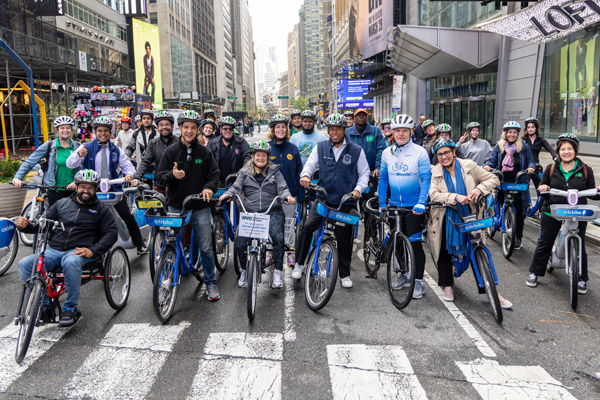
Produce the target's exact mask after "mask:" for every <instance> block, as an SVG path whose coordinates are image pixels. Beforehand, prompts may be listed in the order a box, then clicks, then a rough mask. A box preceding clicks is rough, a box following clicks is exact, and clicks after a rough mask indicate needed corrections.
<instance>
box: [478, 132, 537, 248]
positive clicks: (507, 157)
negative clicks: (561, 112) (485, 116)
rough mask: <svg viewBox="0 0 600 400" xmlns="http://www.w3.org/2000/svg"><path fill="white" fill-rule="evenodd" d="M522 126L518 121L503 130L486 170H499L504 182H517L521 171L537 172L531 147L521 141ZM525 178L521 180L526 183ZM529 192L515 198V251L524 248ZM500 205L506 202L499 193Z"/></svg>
mask: <svg viewBox="0 0 600 400" xmlns="http://www.w3.org/2000/svg"><path fill="white" fill-rule="evenodd" d="M520 131H521V125H520V124H519V123H518V122H516V121H508V122H507V123H506V124H504V127H503V128H502V137H501V138H500V140H499V141H498V143H497V144H496V146H495V147H494V150H492V154H491V155H490V158H489V159H488V160H487V162H486V164H485V166H484V167H483V168H485V169H486V170H488V171H491V170H493V169H498V170H500V171H501V172H502V174H503V175H504V182H515V181H516V178H517V173H518V172H519V171H521V170H527V172H528V173H529V174H533V173H534V172H535V161H534V160H533V155H532V154H531V149H530V148H529V146H528V145H527V144H525V143H523V141H522V140H521V138H520V137H519V132H520ZM524 179H525V178H524V177H522V178H521V180H522V181H524ZM526 196H527V192H521V196H514V201H515V208H516V210H517V212H516V217H517V218H516V219H517V226H516V232H515V250H518V249H520V248H522V247H523V246H522V244H521V238H522V237H523V224H524V222H525V213H524V210H523V204H526V203H527V197H526ZM496 200H497V201H498V203H499V204H502V202H503V201H504V194H503V193H502V192H499V193H498V198H497V199H496Z"/></svg>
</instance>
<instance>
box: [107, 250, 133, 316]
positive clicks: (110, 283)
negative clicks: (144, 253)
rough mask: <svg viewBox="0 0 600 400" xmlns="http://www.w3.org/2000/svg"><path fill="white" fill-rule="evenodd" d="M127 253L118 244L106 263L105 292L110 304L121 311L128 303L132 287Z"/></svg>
mask: <svg viewBox="0 0 600 400" xmlns="http://www.w3.org/2000/svg"><path fill="white" fill-rule="evenodd" d="M130 272H131V271H130V268H129V259H128V258H127V253H125V250H123V248H122V247H120V246H117V247H115V248H114V249H112V250H111V251H110V254H109V255H108V258H107V259H106V264H105V265H104V292H105V293H106V300H108V304H109V305H110V306H111V307H112V308H114V309H115V310H117V311H120V310H122V309H123V307H125V304H127V299H128V298H129V289H130V288H131V274H130Z"/></svg>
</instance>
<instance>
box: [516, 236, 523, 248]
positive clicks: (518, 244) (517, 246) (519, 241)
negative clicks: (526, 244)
mask: <svg viewBox="0 0 600 400" xmlns="http://www.w3.org/2000/svg"><path fill="white" fill-rule="evenodd" d="M522 248H523V245H522V244H521V239H519V238H515V250H519V249H522Z"/></svg>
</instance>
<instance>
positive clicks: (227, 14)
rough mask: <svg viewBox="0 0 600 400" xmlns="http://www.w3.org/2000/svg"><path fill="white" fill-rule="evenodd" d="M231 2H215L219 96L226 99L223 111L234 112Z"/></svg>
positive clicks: (220, 0)
mask: <svg viewBox="0 0 600 400" xmlns="http://www.w3.org/2000/svg"><path fill="white" fill-rule="evenodd" d="M231 32H232V19H231V0H215V54H216V58H217V66H218V68H217V95H218V96H219V97H220V98H222V99H224V106H223V111H233V108H234V102H235V99H233V97H235V96H234V86H233V81H234V78H233V77H234V60H233V43H232V33H231Z"/></svg>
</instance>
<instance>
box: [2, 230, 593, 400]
mask: <svg viewBox="0 0 600 400" xmlns="http://www.w3.org/2000/svg"><path fill="white" fill-rule="evenodd" d="M537 235H538V227H537V226H536V225H535V224H533V223H532V222H526V225H525V234H524V238H523V249H521V250H518V251H515V254H514V255H513V257H512V259H511V260H510V261H507V260H505V259H504V258H503V256H502V253H501V250H500V245H499V242H498V240H499V239H496V240H495V241H491V243H489V248H490V250H491V252H492V256H493V259H494V261H495V264H496V268H497V271H498V274H499V278H500V286H499V290H500V291H501V293H502V295H503V296H504V297H506V298H507V299H509V300H511V301H512V302H513V303H514V308H513V310H509V311H505V312H504V322H503V323H502V324H501V325H499V324H497V323H496V322H495V320H494V318H493V316H492V314H491V312H490V308H489V305H488V303H487V301H486V298H485V295H479V294H477V288H476V286H475V282H474V279H473V277H472V275H471V273H470V272H467V273H465V274H464V275H463V276H462V277H460V278H459V279H457V280H456V284H455V297H456V300H455V302H454V303H445V302H443V301H442V300H441V299H440V298H439V297H438V295H437V293H436V292H438V293H439V290H438V289H437V286H436V285H435V282H436V279H437V272H436V269H435V266H434V265H433V264H432V262H431V259H430V256H429V252H428V251H427V250H426V254H427V257H428V260H427V266H426V271H427V275H426V281H427V284H426V289H425V296H424V297H423V298H422V299H420V300H413V301H412V302H411V303H410V305H409V306H408V307H407V308H406V309H404V310H402V311H399V310H397V309H396V308H394V306H393V305H392V304H391V303H390V301H389V297H388V293H387V286H386V280H385V274H384V273H383V269H382V270H381V273H380V277H379V279H376V280H373V279H366V278H365V269H364V265H363V262H362V260H361V257H362V254H361V253H362V244H361V243H360V241H358V242H357V244H356V246H355V251H356V252H355V254H354V257H353V262H352V271H351V276H352V279H353V281H354V287H353V288H352V289H343V288H342V287H341V286H340V285H339V284H338V286H337V288H336V290H335V292H334V294H333V297H332V299H331V301H330V302H329V304H328V305H327V306H326V307H325V308H324V309H323V310H321V311H320V312H313V311H311V310H309V309H308V307H307V306H306V304H305V300H304V292H303V288H302V287H301V286H300V285H299V284H293V283H292V281H291V279H290V273H291V269H289V268H286V271H285V275H286V280H285V288H284V289H282V290H272V289H270V288H268V287H266V286H265V285H263V286H262V287H261V288H260V290H259V298H258V305H257V317H256V319H255V320H254V322H253V323H249V322H248V320H247V318H246V311H245V299H246V297H245V295H246V290H245V289H240V288H238V287H237V285H236V279H237V277H236V276H235V272H234V271H233V268H232V264H231V263H230V265H229V268H228V270H227V271H226V272H225V273H223V274H217V277H218V278H217V279H218V285H219V288H220V290H221V295H222V298H221V300H220V301H218V302H215V303H211V302H208V301H207V300H206V296H205V295H204V287H203V286H202V285H199V284H198V282H197V281H196V280H195V279H194V278H193V277H191V278H188V279H186V280H183V282H182V285H181V286H180V292H179V295H178V300H177V304H176V308H175V313H174V316H173V318H172V320H171V321H170V322H169V323H168V324H167V325H164V326H162V325H160V323H159V321H158V319H157V318H156V316H155V315H154V313H153V310H152V287H151V282H150V277H149V273H148V267H147V258H146V257H138V256H137V255H135V253H134V252H133V251H131V250H130V251H129V252H128V254H129V256H130V260H131V270H132V288H131V294H130V297H129V302H128V304H127V306H126V307H125V309H123V310H122V311H121V312H120V313H115V312H114V311H113V310H112V309H111V308H110V307H109V305H108V303H107V302H106V300H105V295H104V289H103V285H102V284H101V283H100V282H91V283H89V284H87V285H85V286H84V287H83V288H82V291H81V299H80V304H79V308H80V310H81V312H82V314H83V318H82V319H81V320H80V321H79V322H78V323H77V324H76V325H75V326H73V327H72V328H71V329H68V330H66V329H60V328H58V327H57V326H54V325H51V326H47V327H44V328H41V329H37V330H36V332H35V333H34V341H33V342H32V344H31V346H30V349H29V352H28V354H27V357H26V359H25V361H24V363H23V364H22V365H21V366H17V365H16V364H14V349H15V343H16V340H15V339H14V332H15V329H14V327H12V318H13V316H14V312H15V309H16V306H17V301H18V294H19V290H20V283H19V276H18V272H17V267H16V262H15V265H14V266H13V268H11V270H10V271H9V272H8V273H7V274H6V275H4V276H2V277H1V278H0V398H2V399H24V398H27V399H29V398H42V399H63V398H81V399H84V398H85V399H87V398H94V399H124V398H130V399H138V398H139V399H143V398H147V399H167V398H169V399H185V398H191V399H204V398H206V399H209V398H210V399H214V398H221V399H239V398H248V399H253V398H256V399H258V398H260V399H263V398H270V399H279V398H283V399H328V398H335V399H342V398H344V399H353V398H373V399H380V398H389V399H397V398H415V399H417V398H429V399H458V398H461V399H463V398H469V399H470V398H478V397H482V398H486V399H487V398H507V399H517V398H519V399H520V398H536V399H559V398H560V399H567V398H577V399H597V398H599V397H600V357H599V355H598V351H599V350H598V345H597V344H598V343H600V311H598V306H597V305H598V304H599V303H600V290H599V289H598V284H597V282H599V280H600V276H599V273H598V269H597V265H598V263H597V260H598V257H599V255H600V254H599V252H598V248H597V247H595V246H592V245H590V246H589V248H588V257H589V260H590V282H589V291H588V294H587V295H585V296H580V304H579V306H578V308H577V313H574V312H573V311H572V310H571V308H570V305H569V296H568V291H567V289H568V280H567V277H566V275H565V274H564V272H563V271H562V270H560V271H556V272H554V273H553V274H552V275H547V276H546V277H544V278H540V284H539V286H538V287H537V288H535V289H532V288H529V287H527V286H526V285H525V279H526V276H527V269H528V266H529V262H530V260H531V256H532V254H533V250H534V247H535V242H536V238H537ZM358 237H359V238H360V237H362V229H361V231H360V232H359V236H358ZM29 252H30V249H29V248H26V247H24V246H22V247H21V248H20V251H19V254H18V258H17V259H20V258H21V257H23V256H25V255H27V254H29Z"/></svg>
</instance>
